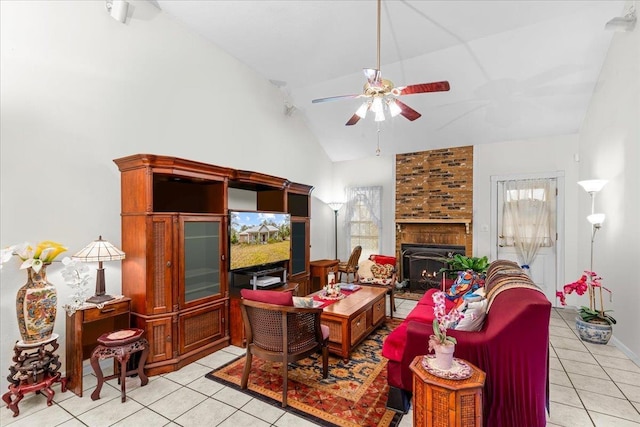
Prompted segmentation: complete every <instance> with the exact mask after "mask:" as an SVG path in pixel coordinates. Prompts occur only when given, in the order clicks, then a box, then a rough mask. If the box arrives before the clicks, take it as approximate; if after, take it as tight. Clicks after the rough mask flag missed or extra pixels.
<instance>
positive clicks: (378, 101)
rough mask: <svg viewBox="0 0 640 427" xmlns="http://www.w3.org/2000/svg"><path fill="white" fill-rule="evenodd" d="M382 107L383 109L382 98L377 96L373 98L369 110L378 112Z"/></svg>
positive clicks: (380, 111)
mask: <svg viewBox="0 0 640 427" xmlns="http://www.w3.org/2000/svg"><path fill="white" fill-rule="evenodd" d="M383 109H384V106H383V105H382V99H381V98H379V97H376V98H374V99H373V104H372V105H371V111H373V112H374V113H376V114H378V113H382V112H383Z"/></svg>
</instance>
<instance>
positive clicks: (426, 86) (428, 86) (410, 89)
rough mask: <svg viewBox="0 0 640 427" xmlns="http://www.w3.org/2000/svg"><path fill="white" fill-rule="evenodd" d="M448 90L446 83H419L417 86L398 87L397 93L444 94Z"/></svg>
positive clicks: (447, 83)
mask: <svg viewBox="0 0 640 427" xmlns="http://www.w3.org/2000/svg"><path fill="white" fill-rule="evenodd" d="M449 89H450V86H449V82H448V81H442V82H433V83H419V84H417V85H409V86H404V87H399V88H398V91H399V92H400V95H411V94H414V93H425V92H446V91H448V90H449Z"/></svg>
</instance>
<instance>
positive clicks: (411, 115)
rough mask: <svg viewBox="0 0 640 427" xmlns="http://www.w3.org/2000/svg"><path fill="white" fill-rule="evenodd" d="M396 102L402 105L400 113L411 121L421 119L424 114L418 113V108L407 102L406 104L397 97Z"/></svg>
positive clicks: (399, 105)
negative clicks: (415, 108)
mask: <svg viewBox="0 0 640 427" xmlns="http://www.w3.org/2000/svg"><path fill="white" fill-rule="evenodd" d="M396 104H398V107H400V109H401V110H402V111H400V114H402V115H403V116H404V117H406V118H407V119H408V120H410V121H414V120H416V119H419V118H420V117H421V116H422V114H420V113H418V112H417V111H416V110H414V109H413V108H411V107H409V106H408V105H407V104H405V103H404V102H402V101H399V100H397V99H396Z"/></svg>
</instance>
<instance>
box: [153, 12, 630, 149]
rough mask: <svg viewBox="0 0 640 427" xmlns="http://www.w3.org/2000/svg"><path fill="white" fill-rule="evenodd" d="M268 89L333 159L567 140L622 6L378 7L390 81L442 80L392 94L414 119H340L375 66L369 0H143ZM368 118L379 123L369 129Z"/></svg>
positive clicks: (382, 54)
mask: <svg viewBox="0 0 640 427" xmlns="http://www.w3.org/2000/svg"><path fill="white" fill-rule="evenodd" d="M155 2H156V3H157V4H158V5H159V7H160V8H161V9H162V10H164V11H165V12H166V13H168V14H169V15H172V16H173V17H175V19H177V20H178V21H181V22H183V23H184V24H185V25H187V26H188V27H190V28H192V29H193V30H194V31H196V32H198V33H200V34H202V35H203V36H204V37H206V38H207V39H209V40H211V42H213V43H215V44H216V45H218V46H220V47H221V48H222V49H224V50H226V51H227V52H228V53H229V54H231V55H232V56H234V57H235V58H237V59H239V60H240V61H242V62H244V63H246V64H247V65H248V66H250V67H251V68H253V69H255V70H256V71H257V72H258V73H260V74H261V75H263V76H264V77H265V78H266V79H269V80H271V81H272V83H273V84H274V85H276V86H278V87H279V88H280V90H281V92H282V102H283V114H284V113H287V114H296V115H301V116H302V117H303V119H304V120H305V121H306V123H307V124H308V126H309V127H310V129H311V130H312V131H313V132H314V134H315V135H316V137H317V139H318V141H319V143H320V144H321V145H322V146H323V147H324V148H325V150H326V152H327V153H328V155H329V156H330V157H331V158H332V159H333V160H334V161H341V160H350V159H357V158H363V157H369V156H373V155H375V153H376V147H377V146H378V143H379V145H380V150H381V152H382V153H383V154H393V153H405V152H412V151H423V150H428V149H434V148H442V147H449V146H460V145H474V144H482V143H488V142H497V141H512V140H522V139H529V138H536V137H545V136H550V135H564V134H571V133H576V132H578V130H579V128H580V126H581V124H582V120H583V118H584V116H585V113H586V110H587V108H588V105H589V101H590V99H591V96H592V94H593V92H594V91H595V90H597V87H596V82H597V79H598V75H599V72H600V69H601V66H602V63H603V61H604V58H605V55H606V52H607V49H608V46H609V43H610V41H611V38H612V36H613V33H612V32H610V31H605V29H604V25H605V23H606V22H607V21H608V20H610V19H611V18H613V17H616V16H622V15H624V12H625V2H623V1H557V0H556V1H506V0H505V1H419V0H383V2H382V14H381V17H382V18H381V50H380V57H381V67H380V68H381V71H382V76H383V77H384V78H385V79H389V80H392V81H393V82H394V83H395V85H396V86H405V85H409V84H416V83H426V82H435V81H441V80H447V81H449V83H450V85H451V90H450V91H448V92H435V93H422V94H412V95H406V96H402V97H401V98H400V99H401V100H402V101H403V102H404V103H406V104H407V105H409V106H410V107H412V108H413V109H415V110H417V111H418V112H420V113H421V114H422V117H420V118H419V119H417V120H415V121H412V122H411V121H408V120H407V119H405V118H404V117H402V116H398V117H395V118H392V119H388V120H385V121H384V122H379V123H377V122H375V121H374V120H373V115H372V114H369V115H368V116H367V117H366V118H365V119H363V120H360V121H359V122H358V123H357V124H356V125H354V126H345V123H346V122H347V120H348V119H349V118H350V117H351V116H352V115H353V114H354V112H355V111H356V109H357V108H358V107H359V106H360V104H361V103H362V100H361V99H344V100H339V101H334V102H325V103H317V104H312V103H311V100H312V99H316V98H323V97H328V96H334V95H345V94H359V93H362V90H363V84H364V83H365V82H366V79H365V77H364V75H363V73H362V69H363V68H375V66H376V55H377V49H376V29H377V26H376V22H377V18H376V13H377V4H376V1H374V0H356V1H348V0H340V1H338V0H325V1H311V0H297V1H294V0H284V1H272V0H257V1H249V0H241V1H221V0H215V1H204V0H195V1H175V0H156V1H155ZM378 124H379V125H380V126H378Z"/></svg>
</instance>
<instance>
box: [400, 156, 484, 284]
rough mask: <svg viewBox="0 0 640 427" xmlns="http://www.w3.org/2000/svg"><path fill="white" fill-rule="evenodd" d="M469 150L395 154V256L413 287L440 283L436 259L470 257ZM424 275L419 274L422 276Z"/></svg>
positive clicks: (471, 194) (471, 245)
mask: <svg viewBox="0 0 640 427" xmlns="http://www.w3.org/2000/svg"><path fill="white" fill-rule="evenodd" d="M472 216H473V147H471V146H468V147H455V148H447V149H442V150H430V151H423V152H418V153H406V154H398V155H397V156H396V256H397V258H398V260H399V268H400V272H399V280H400V279H402V280H408V281H409V283H410V284H411V288H412V289H418V288H425V287H434V286H437V285H439V283H440V281H441V279H442V276H441V275H436V276H439V277H436V278H434V277H433V272H434V271H435V272H437V271H438V270H440V268H441V267H442V266H443V263H442V262H441V261H437V259H438V258H443V257H445V258H446V257H448V256H450V255H451V254H453V253H459V254H463V255H468V256H472V247H473V241H472ZM423 272H424V274H423Z"/></svg>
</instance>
